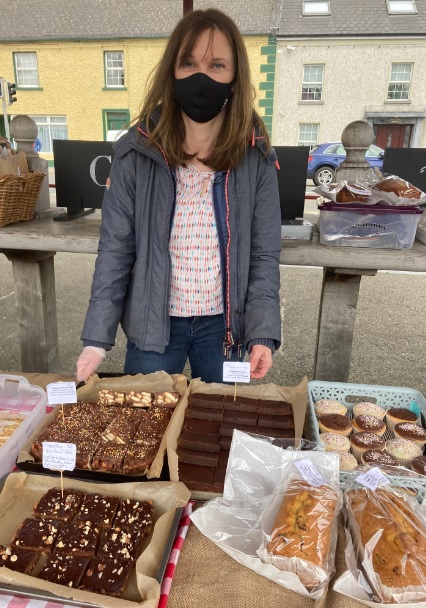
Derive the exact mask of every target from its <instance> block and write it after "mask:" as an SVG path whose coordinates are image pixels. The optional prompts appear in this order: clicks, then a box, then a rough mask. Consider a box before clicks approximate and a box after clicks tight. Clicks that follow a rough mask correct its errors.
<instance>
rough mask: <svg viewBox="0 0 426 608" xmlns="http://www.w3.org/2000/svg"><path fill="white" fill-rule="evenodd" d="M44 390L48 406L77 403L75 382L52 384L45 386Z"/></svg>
mask: <svg viewBox="0 0 426 608" xmlns="http://www.w3.org/2000/svg"><path fill="white" fill-rule="evenodd" d="M46 390H47V401H48V403H49V405H62V403H76V402H77V391H76V388H75V382H52V383H51V384H48V385H47V387H46Z"/></svg>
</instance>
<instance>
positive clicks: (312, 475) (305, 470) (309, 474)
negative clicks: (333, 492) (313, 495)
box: [293, 458, 327, 488]
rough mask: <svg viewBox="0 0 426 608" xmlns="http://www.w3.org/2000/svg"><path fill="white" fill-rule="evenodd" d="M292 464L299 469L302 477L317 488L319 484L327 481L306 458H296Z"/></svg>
mask: <svg viewBox="0 0 426 608" xmlns="http://www.w3.org/2000/svg"><path fill="white" fill-rule="evenodd" d="M293 464H294V466H295V467H296V468H297V469H298V470H299V472H300V474H301V475H302V477H303V479H304V480H305V481H307V482H308V483H310V484H311V486H315V487H316V488H318V487H319V486H322V485H324V484H325V483H327V480H326V478H325V477H323V476H322V475H320V473H318V471H317V470H316V468H315V467H314V465H313V464H312V462H311V461H310V460H308V459H307V458H303V460H296V461H295V462H294V463H293Z"/></svg>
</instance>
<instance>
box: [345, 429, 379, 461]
mask: <svg viewBox="0 0 426 608" xmlns="http://www.w3.org/2000/svg"><path fill="white" fill-rule="evenodd" d="M385 443H386V442H385V440H384V439H382V438H381V437H379V436H378V435H375V434H374V433H366V432H365V433H352V436H351V452H352V454H353V455H354V456H355V458H356V459H357V460H358V462H361V456H362V455H363V454H364V453H365V452H368V450H384V449H385Z"/></svg>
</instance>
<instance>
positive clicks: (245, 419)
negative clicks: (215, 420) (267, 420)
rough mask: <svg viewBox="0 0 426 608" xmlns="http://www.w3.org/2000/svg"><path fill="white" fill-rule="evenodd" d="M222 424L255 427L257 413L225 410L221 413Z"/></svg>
mask: <svg viewBox="0 0 426 608" xmlns="http://www.w3.org/2000/svg"><path fill="white" fill-rule="evenodd" d="M222 420H223V422H230V423H232V424H246V425H248V426H256V423H257V412H244V411H241V410H229V409H225V410H224V412H223V418H222Z"/></svg>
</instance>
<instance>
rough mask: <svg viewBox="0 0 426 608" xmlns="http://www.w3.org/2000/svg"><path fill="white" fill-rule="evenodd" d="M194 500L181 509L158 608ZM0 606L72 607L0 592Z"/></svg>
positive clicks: (165, 599)
mask: <svg viewBox="0 0 426 608" xmlns="http://www.w3.org/2000/svg"><path fill="white" fill-rule="evenodd" d="M193 504H194V502H191V501H190V502H189V503H188V504H187V505H186V506H185V507H184V509H183V511H182V515H181V518H180V521H179V527H178V531H177V532H176V536H175V540H174V543H173V547H172V550H171V551H170V557H169V561H168V563H167V566H166V570H165V572H164V577H163V582H162V584H161V595H160V601H159V603H158V608H166V606H167V602H168V601H169V594H170V587H171V585H172V579H173V574H174V571H175V568H176V564H177V561H178V559H179V555H180V552H181V551H182V546H183V543H184V541H185V537H186V533H187V531H188V528H189V524H190V522H191V520H190V518H189V516H190V515H191V513H192V506H193ZM0 608H73V606H71V605H70V604H60V603H57V602H46V601H44V600H34V599H31V598H28V597H19V596H15V595H8V594H6V593H0Z"/></svg>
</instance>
